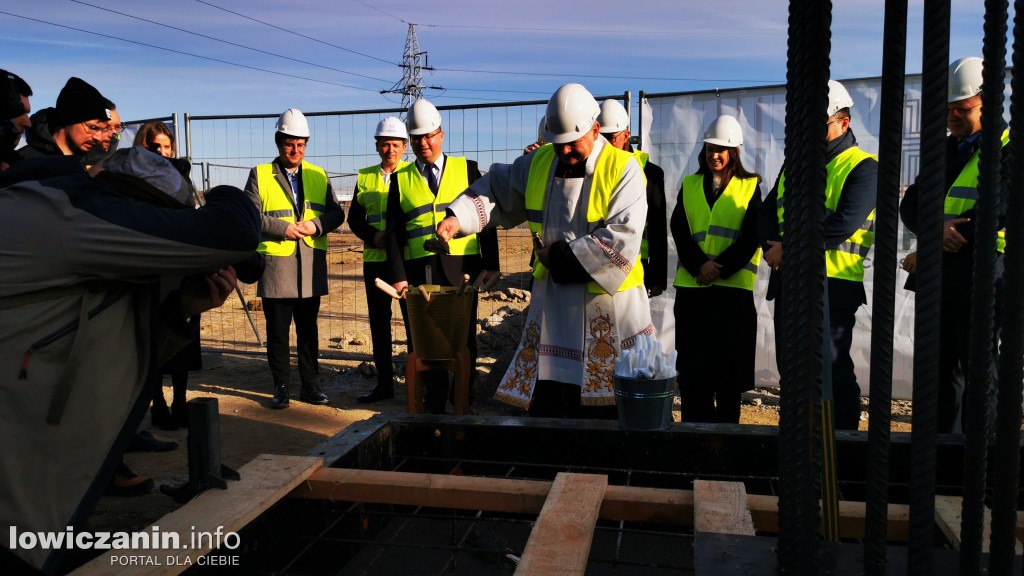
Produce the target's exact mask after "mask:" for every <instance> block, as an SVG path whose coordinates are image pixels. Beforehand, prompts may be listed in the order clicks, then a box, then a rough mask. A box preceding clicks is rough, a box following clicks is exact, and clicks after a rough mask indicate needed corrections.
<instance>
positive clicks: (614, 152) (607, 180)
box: [526, 144, 644, 294]
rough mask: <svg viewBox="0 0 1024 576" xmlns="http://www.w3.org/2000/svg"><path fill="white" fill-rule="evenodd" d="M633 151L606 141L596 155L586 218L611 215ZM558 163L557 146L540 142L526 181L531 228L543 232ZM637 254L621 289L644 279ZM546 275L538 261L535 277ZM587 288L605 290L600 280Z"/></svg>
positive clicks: (593, 221)
mask: <svg viewBox="0 0 1024 576" xmlns="http://www.w3.org/2000/svg"><path fill="white" fill-rule="evenodd" d="M630 157H631V156H630V154H629V153H628V152H625V151H623V150H619V149H618V148H615V147H614V146H611V145H606V146H605V147H604V148H603V149H602V152H601V156H600V157H599V158H598V159H597V164H596V166H595V167H594V178H593V181H592V184H591V187H590V199H589V202H588V203H587V222H589V223H591V224H596V223H597V222H601V221H602V220H604V219H605V218H607V217H608V205H609V203H610V202H611V194H612V191H613V190H615V186H616V185H617V184H618V183H619V180H621V179H622V172H623V171H624V170H625V169H626V164H627V163H628V162H629V159H630ZM554 163H555V148H554V146H552V145H551V144H545V145H544V146H541V147H540V148H538V149H537V150H536V151H535V152H534V153H533V160H531V161H530V175H529V176H528V177H527V181H526V219H527V222H528V223H529V225H530V232H531V233H533V232H536V233H538V234H541V236H543V222H544V197H545V196H546V195H547V191H548V181H549V180H550V179H551V169H552V167H553V166H554ZM638 256H639V254H637V256H636V257H634V258H633V259H631V260H630V262H629V263H630V266H631V268H630V271H629V274H627V275H626V279H625V280H624V281H623V282H622V285H621V286H619V290H618V291H619V292H624V291H626V290H629V289H630V288H635V287H637V286H640V285H642V284H643V283H644V269H643V266H640V265H639V262H637V257H638ZM546 275H547V269H546V268H545V267H544V265H543V264H541V263H540V262H539V261H538V262H536V263H535V265H534V267H533V277H534V278H537V279H543V278H544V277H545V276H546ZM587 289H588V290H589V291H590V293H592V294H604V293H605V291H604V289H602V288H601V286H599V285H598V284H597V282H589V283H587Z"/></svg>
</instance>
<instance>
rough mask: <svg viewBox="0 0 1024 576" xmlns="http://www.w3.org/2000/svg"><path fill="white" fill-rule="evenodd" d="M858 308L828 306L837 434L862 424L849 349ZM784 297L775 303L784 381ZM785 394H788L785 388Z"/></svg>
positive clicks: (777, 355) (777, 354) (779, 361)
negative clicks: (782, 351)
mask: <svg viewBox="0 0 1024 576" xmlns="http://www.w3.org/2000/svg"><path fill="white" fill-rule="evenodd" d="M857 308H859V306H829V309H828V313H829V320H830V322H831V324H830V326H829V336H830V338H831V342H832V399H833V401H832V406H833V410H834V411H835V425H836V429H837V430H857V427H858V425H859V424H860V385H859V384H857V375H856V374H855V373H854V364H853V358H852V357H851V356H850V347H851V346H852V345H853V327H854V325H855V324H856V314H857ZM785 313H786V311H785V306H784V305H783V301H782V297H781V296H780V297H779V298H776V300H775V318H774V320H775V359H776V363H777V364H778V367H779V373H780V374H779V376H780V377H781V379H782V380H783V381H785V377H784V376H783V374H782V372H783V371H784V362H783V359H782V355H781V348H780V347H779V339H780V335H781V334H782V323H783V319H784V318H785ZM782 393H783V394H785V393H786V391H785V388H783V390H782Z"/></svg>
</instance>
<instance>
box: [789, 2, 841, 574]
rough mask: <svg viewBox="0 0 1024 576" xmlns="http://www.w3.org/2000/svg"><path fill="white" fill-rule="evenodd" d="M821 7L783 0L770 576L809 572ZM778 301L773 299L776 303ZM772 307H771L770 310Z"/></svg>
mask: <svg viewBox="0 0 1024 576" xmlns="http://www.w3.org/2000/svg"><path fill="white" fill-rule="evenodd" d="M831 25H832V4H831V2H819V1H816V0H792V1H791V2H790V4H789V44H788V53H787V72H786V94H787V97H786V162H785V174H786V190H787V191H786V193H785V196H786V211H785V216H784V222H783V238H784V244H785V247H786V248H785V264H784V266H783V268H782V293H781V295H780V299H781V301H782V303H783V310H781V312H783V313H784V317H783V323H782V328H783V334H781V335H777V338H776V342H777V343H781V344H782V350H781V357H782V363H783V364H784V365H785V366H786V369H785V370H784V371H783V374H782V378H781V386H782V388H783V389H784V390H785V392H784V393H783V394H782V401H781V412H780V420H779V470H780V477H781V487H780V490H779V545H778V561H779V562H778V573H779V574H787V575H788V574H817V573H818V563H819V546H820V543H819V539H818V521H819V520H818V499H819V498H820V493H819V488H820V482H821V479H820V450H821V405H820V403H821V367H822V351H821V343H822V338H823V337H824V333H823V330H822V318H823V315H824V309H823V294H822V287H823V285H824V282H825V256H824V239H825V231H824V216H825V179H826V174H825V138H826V126H825V124H826V121H827V119H826V114H825V110H826V106H827V102H828V69H829V51H830V49H831ZM778 304H779V300H777V301H776V305H777V306H778ZM779 313H780V310H779V309H778V308H776V314H779Z"/></svg>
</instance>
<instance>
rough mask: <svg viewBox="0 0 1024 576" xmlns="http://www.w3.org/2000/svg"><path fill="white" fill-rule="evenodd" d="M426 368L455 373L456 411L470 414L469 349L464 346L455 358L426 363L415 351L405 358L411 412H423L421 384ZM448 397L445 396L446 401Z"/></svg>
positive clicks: (407, 399)
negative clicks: (421, 377) (422, 374)
mask: <svg viewBox="0 0 1024 576" xmlns="http://www.w3.org/2000/svg"><path fill="white" fill-rule="evenodd" d="M426 370H447V371H449V372H454V373H455V413H456V414H469V376H470V370H472V367H471V366H470V365H469V350H467V349H465V348H463V349H462V350H460V351H459V352H456V353H455V358H449V359H448V360H432V361H430V362H429V364H428V363H425V362H424V361H423V360H420V358H419V356H417V355H416V353H415V352H413V353H411V354H409V356H408V357H407V358H406V359H405V388H406V394H407V397H406V408H407V410H408V411H409V414H419V413H421V412H423V387H422V386H421V385H420V373H421V372H424V371H426ZM447 401H448V399H447V398H445V402H447Z"/></svg>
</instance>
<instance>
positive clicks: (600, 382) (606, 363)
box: [583, 306, 615, 394]
mask: <svg viewBox="0 0 1024 576" xmlns="http://www.w3.org/2000/svg"><path fill="white" fill-rule="evenodd" d="M613 328H614V323H613V322H612V319H611V316H610V315H608V314H602V313H601V307H600V306H598V307H597V315H596V316H594V317H593V318H591V320H590V326H589V330H590V336H591V337H593V338H594V341H593V342H591V343H590V345H589V346H587V382H586V385H585V386H584V387H583V393H584V394H588V393H594V392H600V391H601V389H602V388H606V389H608V390H611V389H612V369H613V368H614V363H615V338H614V335H613V330H612V329H613Z"/></svg>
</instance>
